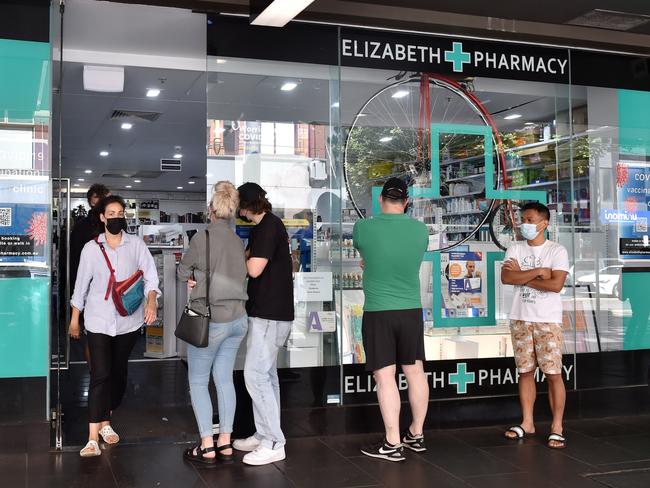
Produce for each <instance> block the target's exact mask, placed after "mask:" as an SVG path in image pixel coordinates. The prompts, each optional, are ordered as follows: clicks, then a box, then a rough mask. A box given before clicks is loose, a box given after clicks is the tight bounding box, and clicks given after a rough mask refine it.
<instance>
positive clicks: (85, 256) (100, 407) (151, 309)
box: [68, 196, 160, 457]
mask: <svg viewBox="0 0 650 488" xmlns="http://www.w3.org/2000/svg"><path fill="white" fill-rule="evenodd" d="M125 209H126V204H125V202H124V200H123V199H122V198H120V197H118V196H109V197H106V198H105V199H104V200H102V201H101V202H100V203H99V204H98V210H99V215H100V219H101V221H102V223H103V224H104V227H105V232H104V233H102V234H100V235H99V237H98V238H97V239H96V240H92V241H90V242H88V243H87V244H86V245H85V246H84V248H83V251H82V252H81V259H80V262H79V270H78V272H77V281H76V283H75V288H74V294H73V296H72V300H71V304H72V318H71V320H70V328H69V332H68V333H69V334H70V336H71V337H73V338H75V339H77V338H79V333H80V332H79V331H80V328H79V316H80V314H81V312H83V313H84V323H85V327H86V335H87V339H88V345H89V347H90V365H91V370H90V387H89V390H88V409H89V425H88V430H89V435H88V443H87V444H86V446H85V447H84V448H83V449H82V450H81V451H80V453H79V454H80V455H81V456H82V457H93V456H99V455H100V454H101V450H100V449H99V445H98V442H99V437H100V436H101V437H102V439H103V440H104V442H106V443H107V444H117V443H118V442H119V440H120V437H119V436H118V435H117V434H116V433H115V431H114V430H113V428H112V427H111V416H112V413H113V411H114V410H115V409H117V407H118V406H119V405H120V403H121V401H122V397H123V396H124V391H125V389H126V377H127V367H128V359H129V355H130V354H131V350H132V349H133V346H134V345H135V342H136V340H137V338H138V335H139V330H140V328H141V327H142V325H143V324H147V325H151V324H152V323H153V322H154V321H155V320H156V315H157V314H156V310H157V308H158V305H157V298H158V295H160V290H159V289H158V272H157V271H156V266H155V263H154V260H153V257H152V256H151V253H150V252H149V249H147V246H146V244H145V243H144V241H142V239H140V238H138V237H136V236H133V235H129V234H127V233H126V232H125V231H126V229H127V222H126V218H125V217H124V212H125ZM104 252H105V253H106V255H104ZM107 260H108V261H110V267H111V268H112V270H113V272H114V278H115V280H116V281H117V282H119V281H123V280H126V279H127V278H129V277H131V276H132V275H133V274H134V273H136V272H137V271H138V270H141V271H142V272H143V281H144V296H145V297H146V300H143V301H142V303H141V304H140V305H139V307H138V308H137V309H136V310H135V311H134V312H133V313H131V314H130V315H126V316H123V315H121V314H120V313H119V312H118V309H117V308H116V306H115V303H114V301H113V299H112V297H111V293H110V286H111V283H112V282H111V269H109V266H108V262H107Z"/></svg>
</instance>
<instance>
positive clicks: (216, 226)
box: [178, 181, 248, 464]
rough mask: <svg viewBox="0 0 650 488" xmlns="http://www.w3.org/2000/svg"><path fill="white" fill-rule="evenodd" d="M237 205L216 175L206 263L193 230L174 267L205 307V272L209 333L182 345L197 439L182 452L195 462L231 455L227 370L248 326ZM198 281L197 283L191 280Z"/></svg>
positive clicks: (232, 404)
mask: <svg viewBox="0 0 650 488" xmlns="http://www.w3.org/2000/svg"><path fill="white" fill-rule="evenodd" d="M238 206H239V194H238V192H237V189H236V188H235V187H234V186H233V184H232V183H230V182H229V181H220V182H219V183H217V184H216V185H214V187H213V189H212V200H211V201H210V205H209V207H208V217H209V219H210V226H209V227H208V231H209V239H210V263H209V264H208V265H206V262H205V260H206V235H205V232H198V233H196V234H195V235H194V237H192V240H191V241H190V248H189V250H188V251H187V253H186V254H185V255H184V256H183V259H182V260H181V264H180V265H179V267H178V278H179V279H180V280H181V281H188V282H189V284H190V287H191V288H192V293H191V295H190V300H191V303H192V309H193V310H196V311H198V312H201V313H206V312H207V311H206V310H205V301H204V300H205V286H206V273H208V272H209V273H210V292H209V303H210V314H211V323H210V333H209V341H208V346H207V347H203V348H199V347H194V346H193V345H191V344H188V345H187V362H188V370H189V383H190V395H191V398H192V408H193V409H194V415H195V416H196V423H197V424H198V427H199V435H200V436H201V442H200V443H199V444H198V445H197V446H195V447H193V448H191V449H187V450H186V451H185V452H184V454H183V457H184V458H185V459H187V460H189V461H191V462H195V463H199V464H214V463H215V462H216V460H217V459H219V460H221V461H226V462H229V461H232V445H231V444H230V435H231V433H232V428H233V422H234V419H235V410H236V408H237V397H236V395H235V386H234V383H233V370H234V368H235V359H236V358H237V351H238V350H239V346H240V344H241V342H242V340H243V339H244V337H245V336H246V331H247V330H248V317H247V316H246V299H247V298H248V295H247V294H246V257H245V253H244V245H243V243H242V240H241V239H240V238H239V237H238V236H237V234H235V232H234V231H233V230H232V228H231V226H230V224H231V222H232V220H233V219H234V217H235V214H236V212H237V208H238ZM197 283H198V286H197ZM210 372H212V377H213V378H214V384H215V386H216V390H217V402H218V408H219V419H220V424H219V437H218V439H217V447H216V448H215V446H214V439H213V436H212V413H213V412H212V400H211V399H210V393H209V391H208V384H209V382H210Z"/></svg>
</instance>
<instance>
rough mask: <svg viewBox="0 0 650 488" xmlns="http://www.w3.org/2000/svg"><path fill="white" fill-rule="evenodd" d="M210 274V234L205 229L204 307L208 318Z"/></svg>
mask: <svg viewBox="0 0 650 488" xmlns="http://www.w3.org/2000/svg"><path fill="white" fill-rule="evenodd" d="M211 274H212V271H211V268H210V232H209V231H208V229H205V279H206V284H205V307H206V309H207V314H208V316H210V275H211Z"/></svg>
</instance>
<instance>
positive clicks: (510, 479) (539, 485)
mask: <svg viewBox="0 0 650 488" xmlns="http://www.w3.org/2000/svg"><path fill="white" fill-rule="evenodd" d="M465 481H466V482H467V483H468V484H469V485H470V486H473V487H475V488H504V487H508V486H525V487H526V488H557V486H558V485H556V484H555V483H552V482H550V481H549V480H547V479H545V478H543V477H539V476H536V475H534V474H532V473H511V474H499V475H492V476H474V477H472V478H465Z"/></svg>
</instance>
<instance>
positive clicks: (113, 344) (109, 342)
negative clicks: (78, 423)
mask: <svg viewBox="0 0 650 488" xmlns="http://www.w3.org/2000/svg"><path fill="white" fill-rule="evenodd" d="M86 334H87V338H88V346H89V347H90V362H91V368H90V388H89V391H88V410H89V421H90V423H91V424H94V423H99V422H104V421H107V420H110V418H111V411H113V410H115V409H117V407H119V406H120V403H122V397H124V391H125V390H126V376H127V372H128V361H129V355H130V354H131V351H132V350H133V346H134V345H135V341H136V340H137V339H138V336H139V335H140V331H139V330H136V331H134V332H129V333H128V334H122V335H118V336H115V337H111V336H109V335H106V334H96V333H94V332H90V331H87V332H86Z"/></svg>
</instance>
